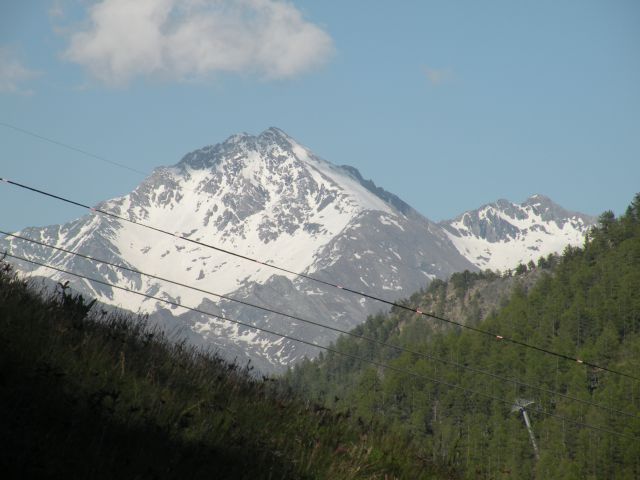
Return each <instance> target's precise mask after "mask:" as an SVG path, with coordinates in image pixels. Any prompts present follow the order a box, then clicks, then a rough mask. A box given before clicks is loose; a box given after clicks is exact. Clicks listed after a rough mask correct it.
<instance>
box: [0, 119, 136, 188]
mask: <svg viewBox="0 0 640 480" xmlns="http://www.w3.org/2000/svg"><path fill="white" fill-rule="evenodd" d="M0 125H2V126H3V127H7V128H11V129H12V130H15V131H17V132H20V133H24V134H25V135H29V136H31V137H34V138H39V139H40V140H44V141H45V142H49V143H53V144H54V145H58V146H59V147H64V148H67V149H69V150H73V151H74V152H77V153H81V154H83V155H87V156H88V157H91V158H95V159H96V160H100V161H101V162H105V163H108V164H110V165H114V166H116V167H120V168H124V169H126V170H129V171H130V172H134V173H139V174H141V175H144V176H147V173H145V172H143V171H142V170H138V169H137V168H133V167H129V166H128V165H124V164H122V163H118V162H114V161H113V160H109V159H108V158H105V157H103V156H101V155H96V154H95V153H91V152H88V151H86V150H83V149H81V148H78V147H74V146H73V145H69V144H68V143H64V142H59V141H58V140H54V139H52V138H49V137H45V136H44V135H40V134H38V133H35V132H31V131H29V130H25V129H24V128H20V127H16V126H15V125H11V124H9V123H5V122H0Z"/></svg>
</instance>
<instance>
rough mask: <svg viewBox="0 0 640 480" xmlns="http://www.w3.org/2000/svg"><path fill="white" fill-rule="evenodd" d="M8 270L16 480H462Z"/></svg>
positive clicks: (3, 429) (388, 436) (0, 363)
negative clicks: (35, 287)
mask: <svg viewBox="0 0 640 480" xmlns="http://www.w3.org/2000/svg"><path fill="white" fill-rule="evenodd" d="M0 267H1V269H0V270H1V271H0V438H1V445H0V471H1V472H2V477H3V478H74V479H75V478H87V479H89V478H90V479H100V478H105V479H106V478H109V479H112V478H149V479H151V478H153V479H160V478H180V479H185V478H188V479H196V478H207V479H212V478H215V479H221V478H246V479H255V478H273V479H279V478H332V479H333V478H345V479H347V478H348V479H357V478H371V479H374V478H380V479H382V478H451V476H450V475H448V474H447V473H446V471H445V469H438V468H435V467H434V466H433V465H434V464H435V463H434V462H432V461H431V460H430V459H425V458H424V456H423V455H422V454H421V453H420V451H419V450H418V449H415V448H413V447H412V446H411V445H410V444H409V443H408V442H407V441H406V440H404V439H403V438H402V437H399V436H398V435H396V434H395V433H389V432H385V431H384V430H383V429H381V428H371V427H369V426H365V425H364V424H363V422H362V420H361V419H360V421H358V420H359V419H357V417H349V416H346V415H344V414H341V415H335V414H333V413H332V412H331V411H330V410H327V409H325V408H323V407H320V406H319V405H317V404H313V403H310V402H306V401H301V400H298V399H296V398H295V397H293V396H292V395H291V394H290V392H287V391H286V390H282V389H280V388H276V386H275V382H273V381H269V380H266V381H258V380H256V379H255V378H253V377H251V376H250V375H248V372H247V371H246V370H243V369H240V368H238V367H235V366H233V365H229V364H227V363H225V362H223V361H221V360H219V359H217V358H215V357H212V356H210V355H204V354H201V353H199V352H197V351H194V350H192V349H189V348H187V347H186V346H184V345H176V344H171V343H169V342H167V341H166V339H164V338H163V337H162V335H159V334H157V333H153V332H150V331H148V330H146V329H145V327H144V324H143V322H141V320H140V319H135V318H127V317H118V316H113V315H109V314H106V313H102V312H100V311H96V308H91V306H90V305H86V304H85V301H84V300H83V299H82V298H81V297H76V296H73V295H71V294H69V293H67V291H66V290H65V289H64V288H59V290H58V292H57V293H55V294H51V293H49V294H46V293H45V294H43V293H42V292H40V293H39V292H35V291H34V290H33V289H32V288H29V287H28V285H26V284H25V283H24V282H23V281H20V280H17V279H16V278H15V276H14V275H13V274H12V272H11V270H10V267H9V266H8V265H7V264H6V263H0Z"/></svg>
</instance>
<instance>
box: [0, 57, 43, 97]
mask: <svg viewBox="0 0 640 480" xmlns="http://www.w3.org/2000/svg"><path fill="white" fill-rule="evenodd" d="M38 75H39V73H38V72H36V71H34V70H29V69H28V68H26V67H25V66H24V65H22V63H21V62H20V60H18V58H17V57H16V56H15V54H14V52H13V50H12V49H10V48H9V47H2V46H0V93H14V94H20V95H31V94H32V93H33V91H32V90H29V89H27V88H24V86H23V85H24V83H25V82H27V81H29V80H31V79H32V78H34V77H37V76H38Z"/></svg>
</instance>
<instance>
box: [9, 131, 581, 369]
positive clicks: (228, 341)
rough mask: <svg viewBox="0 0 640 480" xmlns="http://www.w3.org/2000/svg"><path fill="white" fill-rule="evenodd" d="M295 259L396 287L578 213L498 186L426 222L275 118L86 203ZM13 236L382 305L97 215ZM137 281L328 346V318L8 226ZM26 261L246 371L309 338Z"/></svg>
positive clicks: (527, 243) (514, 251) (214, 278)
mask: <svg viewBox="0 0 640 480" xmlns="http://www.w3.org/2000/svg"><path fill="white" fill-rule="evenodd" d="M98 208H99V209H101V210H104V211H108V212H112V213H115V214H117V215H119V216H123V217H126V218H129V219H131V220H133V221H135V222H142V223H146V224H148V225H153V226H155V227H159V228H161V229H164V230H169V231H171V232H175V233H178V234H179V235H181V236H182V237H185V238H189V239H193V240H197V241H200V242H203V243H207V244H210V245H214V246H216V247H219V248H222V249H226V250H229V251H233V252H236V253H238V254H240V255H244V256H247V257H252V258H256V259H259V260H262V261H264V262H266V263H272V264H274V265H278V266H281V267H284V268H286V269H288V270H291V271H295V272H302V273H304V274H306V275H312V276H314V277H317V278H319V279H323V280H326V281H330V282H332V283H337V284H341V285H345V286H349V287H350V288H353V289H357V290H360V291H363V292H366V293H369V294H372V295H376V296H380V297H382V298H385V299H389V300H395V299H398V298H401V297H406V296H408V295H410V294H411V293H412V292H414V291H415V290H418V289H419V288H421V287H424V286H426V285H427V284H428V283H429V282H430V281H431V280H432V279H434V278H436V277H437V278H447V277H448V276H449V275H450V274H451V273H453V272H456V271H461V270H464V269H470V270H475V269H477V268H487V267H489V268H500V269H504V268H508V267H514V266H515V265H517V264H518V263H519V262H521V261H526V260H528V259H529V258H537V257H539V256H540V255H542V254H545V253H547V252H550V251H560V250H562V248H564V246H565V245H566V244H567V243H580V242H581V241H582V240H581V239H582V236H583V235H584V231H585V228H586V227H587V226H588V225H589V224H591V223H592V219H591V218H590V217H586V216H584V215H580V214H571V213H570V212H565V211H564V210H562V209H561V208H560V207H558V206H557V205H554V204H553V203H552V202H550V201H549V200H548V199H545V198H543V197H539V196H538V197H532V198H531V199H529V200H528V201H527V202H525V203H524V204H523V205H513V204H511V203H509V202H506V201H499V202H497V203H495V204H492V205H487V206H485V207H483V208H481V209H480V210H477V211H475V212H468V213H465V214H463V215H462V216H460V217H459V218H458V219H456V220H454V221H451V222H444V223H442V224H436V223H433V222H431V221H429V220H428V219H426V218H425V217H423V216H422V215H420V214H419V213H418V212H416V211H415V210H414V209H413V208H411V207H410V206H409V205H407V204H406V203H404V202H403V201H402V200H401V199H400V198H398V197H397V196H395V195H393V194H392V193H389V192H387V191H385V190H383V189H382V188H380V187H377V186H376V185H375V184H374V183H373V182H372V181H370V180H365V179H363V178H362V176H361V175H360V173H359V172H358V171H357V170H356V169H354V168H352V167H348V166H342V167H339V166H335V165H333V164H331V163H329V162H327V161H325V160H323V159H321V158H319V157H317V156H315V155H314V154H313V153H312V152H311V151H309V150H308V149H307V148H305V147H303V146H302V145H300V144H298V143H297V142H296V141H295V140H293V139H292V138H290V137H289V136H287V135H286V134H285V133H283V132H282V131H280V130H278V129H276V128H270V129H268V130H266V131H264V132H262V133H261V134H260V135H258V136H252V135H248V134H240V135H234V136H232V137H230V138H229V139H227V140H226V141H225V142H223V143H220V144H217V145H214V146H208V147H205V148H202V149H199V150H196V151H194V152H191V153H189V154H187V155H186V156H185V157H184V158H183V159H182V160H181V161H180V162H178V163H177V164H176V165H174V166H171V167H160V168H157V169H156V170H154V172H153V173H152V174H151V175H150V176H149V177H148V178H147V179H146V180H144V181H143V182H142V183H141V184H140V185H139V186H138V187H137V188H136V189H135V190H134V191H132V192H131V193H130V194H128V195H125V196H123V197H119V198H115V199H112V200H108V201H105V202H103V203H101V204H100V205H98ZM20 235H22V236H25V237H28V238H32V239H36V240H39V241H41V242H45V243H48V244H52V245H55V246H58V247H62V248H65V249H68V250H72V251H76V252H79V253H82V254H85V255H90V256H92V257H94V258H100V259H103V260H106V261H109V262H113V263H117V264H122V265H125V266H129V267H131V268H135V269H138V270H140V271H142V272H146V273H150V274H153V275H156V276H160V277H165V278H168V279H171V280H174V281H177V282H180V283H183V284H187V285H191V286H194V287H197V288H199V289H203V290H206V291H209V292H214V293H217V294H220V295H227V296H229V297H232V298H234V299H239V300H244V301H249V302H251V303H254V304H259V305H262V306H265V307H267V308H270V309H273V310H279V311H285V312H288V313H290V314H293V315H296V316H299V317H303V318H306V319H309V320H313V321H316V322H319V323H324V324H328V325H332V326H335V327H338V328H341V329H351V328H353V327H355V326H356V325H358V324H360V323H362V322H363V321H364V320H365V319H366V316H367V315H369V314H372V313H376V312H378V311H380V310H384V309H385V308H386V306H385V305H384V304H380V303H376V302H374V301H372V300H370V299H365V298H359V297H357V296H354V295H350V294H348V293H346V292H344V291H341V290H337V289H335V288H334V289H332V288H331V287H327V288H324V287H322V285H319V284H318V283H315V282H311V281H309V280H305V279H302V278H300V277H296V276H294V275H287V274H283V273H282V272H279V271H276V270H274V269H272V268H269V267H268V266H265V265H258V264H256V263H254V262H250V261H246V260H243V259H240V258H237V257H234V256H230V255H228V254H225V253H223V252H220V251H216V250H213V249H210V248H207V247H204V246H200V245H196V244H194V243H190V242H188V241H185V240H182V239H179V238H176V237H172V236H168V235H165V234H162V233H160V232H154V231H151V230H149V229H147V228H143V227H141V226H139V225H134V224H131V223H128V222H122V221H120V220H117V219H115V218H113V217H109V216H105V215H102V214H92V215H86V216H84V217H81V218H79V219H77V220H75V221H72V222H69V223H66V224H64V225H53V226H48V227H42V228H27V229H25V230H23V231H22V232H20ZM5 248H6V249H8V250H10V251H11V252H12V253H14V254H17V255H21V256H25V257H27V258H30V259H33V260H37V261H40V262H43V263H47V264H52V265H55V266H58V267H61V268H64V269H67V270H70V271H74V272H78V273H81V274H83V275H87V276H90V277H93V278H98V279H102V280H104V281H106V282H110V283H112V284H118V285H121V286H125V287H127V288H131V289H134V290H136V291H139V292H142V293H145V294H149V295H154V296H156V297H161V298H164V299H167V300H171V301H176V302H178V303H181V304H183V305H185V306H189V307H197V308H199V309H201V310H204V311H207V312H211V313H214V314H221V315H224V316H226V317H227V318H231V319H236V320H240V321H242V322H245V323H250V324H254V325H256V326H259V327H263V328H267V329H269V330H272V331H276V332H279V333H282V334H286V335H290V336H292V337H296V338H301V339H304V340H306V341H310V342H316V343H319V344H322V345H327V344H328V343H329V342H331V341H332V340H334V339H335V338H336V335H335V334H334V333H333V332H331V331H327V330H324V329H321V328H318V327H316V326H312V325H309V324H306V323H302V322H299V321H292V320H291V319H288V318H283V317H281V316H278V315H275V314H268V313H265V312H264V311H262V310H256V309H254V308H251V307H248V306H245V305H240V304H238V303H236V302H232V301H229V300H221V299H220V298H218V297H216V296H213V295H206V294H203V293H202V292H201V291H195V290H190V289H187V288H184V287H180V286H176V285H173V284H170V283H166V282H162V281H159V280H155V279H152V278H149V277H147V276H144V275H140V274H134V273H131V272H127V271H122V270H120V269H117V268H114V267H109V266H107V265H104V264H96V263H94V262H91V261H88V260H85V259H82V258H79V257H76V256H72V255H69V254H64V253H61V252H57V251H54V250H51V249H48V248H45V247H40V246H34V245H33V244H31V243H28V242H25V241H20V240H17V239H11V238H6V239H0V251H2V250H4V249H5ZM16 264H17V266H18V268H19V269H20V270H21V271H22V272H25V273H27V274H29V275H34V276H41V277H47V278H49V279H51V280H53V281H61V280H70V283H71V285H72V286H73V288H75V289H76V290H77V291H79V292H81V293H83V294H85V295H89V296H92V297H96V298H98V299H99V300H100V301H101V302H104V303H106V304H109V305H113V306H119V307H122V308H125V309H128V310H131V311H134V312H144V313H149V314H150V321H151V322H152V323H154V324H156V325H158V326H160V327H161V328H163V329H165V330H166V331H167V332H168V333H169V334H170V335H171V336H172V337H174V338H185V339H187V340H188V341H189V342H191V343H193V344H196V345H201V346H204V347H206V348H211V349H214V350H219V351H220V353H221V354H223V355H224V356H226V357H228V358H231V359H234V358H235V359H237V360H238V361H239V362H241V363H244V362H246V361H247V360H249V359H250V360H251V361H252V362H253V364H254V365H255V366H256V367H257V368H258V369H259V370H260V371H275V370H279V369H282V368H283V367H285V366H287V365H290V364H291V363H293V362H296V361H298V360H299V359H301V358H302V357H303V356H315V355H316V354H317V353H318V350H317V349H316V348H314V347H312V346H309V345H304V344H300V343H297V342H295V341H292V340H286V339H283V338H282V337H278V336H273V335H270V334H266V333H262V332H258V331H256V330H253V329H249V328H247V327H243V326H239V325H237V324H233V323H230V322H224V321H220V320H216V319H214V318H211V317H209V316H206V315H202V314H198V313H194V312H193V311H190V310H187V309H184V308H180V307H170V306H168V305H167V304H165V303H163V302H159V301H157V300H153V299H149V298H144V297H141V296H138V295H134V294H132V293H127V292H123V291H121V290H118V289H113V288H111V287H108V286H104V285H97V284H93V283H91V282H88V281H85V280H78V279H77V278H75V277H69V278H67V277H66V276H65V275H64V274H60V273H52V271H51V270H49V269H46V268H44V267H40V268H35V267H34V266H33V265H31V264H28V263H26V262H16Z"/></svg>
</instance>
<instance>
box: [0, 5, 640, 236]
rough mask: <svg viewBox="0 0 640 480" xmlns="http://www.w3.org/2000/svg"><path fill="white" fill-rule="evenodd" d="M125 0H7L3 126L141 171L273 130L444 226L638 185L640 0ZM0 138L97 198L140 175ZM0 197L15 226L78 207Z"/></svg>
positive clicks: (608, 195)
mask: <svg viewBox="0 0 640 480" xmlns="http://www.w3.org/2000/svg"><path fill="white" fill-rule="evenodd" d="M126 3H127V2H126V1H124V0H103V1H100V2H90V1H86V0H60V1H50V2H46V1H42V2H5V3H4V4H3V5H2V6H1V7H0V122H3V123H6V124H11V125H15V126H17V127H20V128H24V129H27V130H30V131H33V132H36V133H38V134H40V135H44V136H47V137H50V138H52V139H55V140H57V141H60V142H64V143H68V144H71V145H74V146H76V147H78V148H81V149H84V150H87V151H90V152H93V153H95V154H97V155H100V156H103V157H106V158H108V159H111V160H113V161H116V162H119V163H123V164H126V165H129V166H131V167H133V168H135V169H138V170H142V171H145V172H148V171H151V170H152V168H153V167H155V166H158V165H170V164H174V163H176V162H177V161H178V160H179V159H180V158H181V157H182V156H183V155H184V154H185V153H186V152H188V151H191V150H194V149H196V148H199V147H202V146H204V145H208V144H213V143H217V142H220V141H222V140H224V139H225V138H226V137H228V136H229V135H231V134H233V133H236V132H241V131H246V132H249V133H256V134H257V133H259V132H261V131H262V130H264V129H265V128H267V127H269V126H277V127H279V128H281V129H283V130H284V131H286V132H287V133H288V134H290V135H291V136H292V137H294V138H296V139H297V140H298V141H299V142H301V143H303V144H305V145H307V146H308V147H310V148H311V149H312V150H313V151H314V152H315V153H316V154H318V155H320V156H322V157H324V158H326V159H327V160H329V161H332V162H333V163H336V164H348V165H352V166H355V167H357V168H358V169H359V170H360V171H361V173H362V174H363V176H365V177H366V178H371V179H373V180H374V181H375V182H376V183H377V184H379V185H381V186H382V187H384V188H386V189H387V190H389V191H391V192H393V193H396V194H397V195H399V196H400V197H401V198H403V199H404V200H405V201H407V202H408V203H409V204H411V205H412V206H414V207H415V208H416V209H418V210H419V211H420V212H422V213H423V214H424V215H426V216H427V217H428V218H430V219H432V220H436V221H437V220H441V219H446V218H450V217H453V216H455V215H457V214H459V213H461V212H463V211H465V210H469V209H473V208H477V207H479V206H480V205H481V204H483V203H487V202H491V201H494V200H496V199H498V198H507V199H509V200H512V201H518V202H519V201H522V200H524V199H525V198H526V197H528V196H529V195H531V194H534V193H542V194H546V195H548V196H550V197H551V198H553V199H554V200H555V201H557V202H558V203H560V204H561V205H563V206H564V207H566V208H568V209H572V210H578V211H582V212H585V213H591V214H599V213H601V212H602V211H604V210H606V209H612V210H614V211H615V212H616V213H618V214H619V213H622V212H623V211H624V208H625V207H626V205H627V204H628V203H629V201H630V200H631V198H632V197H633V195H634V193H636V192H638V191H640V182H639V180H640V3H639V2H637V1H622V0H620V1H618V0H616V1H589V0H580V1H568V0H567V1H557V0H556V1H543V0H541V1H536V2H523V1H513V0H510V1H485V2H477V1H466V2H465V1H456V2H451V1H402V2H371V1H348V2H338V1H325V2H317V1H310V0H308V1H295V2H286V3H283V2H280V1H277V0H238V1H228V0H223V1H218V2H214V3H215V4H212V3H211V2H208V1H207V0H182V1H180V0H138V1H137V2H129V4H132V3H135V4H136V5H137V6H138V7H137V8H138V10H137V11H124V13H123V9H124V10H126V8H127V7H126V5H125V4H126ZM145 9H146V10H145ZM163 15H164V16H163ZM114 19H115V20H114ZM163 19H164V20H163ZM101 22H102V23H101ZM154 22H155V23H154ZM163 22H165V23H163ZM155 27H158V28H156V29H155V30H154V28H155ZM0 145H1V148H2V161H1V163H0V176H4V177H7V178H10V179H13V180H16V181H19V182H23V183H27V184H31V185H34V186H37V187H40V188H43V189H46V190H49V191H52V192H57V193H60V194H64V195H66V196H69V197H71V198H74V199H77V200H79V201H82V202H85V203H90V204H94V203H97V202H98V201H100V200H104V199H107V198H111V197H114V196H116V195H121V194H123V193H126V192H128V191H130V190H131V189H132V188H133V187H134V186H135V185H136V184H137V183H138V182H139V181H140V180H141V178H142V177H141V176H139V175H136V174H134V173H131V172H128V171H125V170H121V169H118V168H115V167H113V166H111V165H108V164H106V163H102V162H99V161H96V160H92V159H91V158H88V157H86V156H83V155H81V154H78V153H74V152H71V151H69V150H65V149H63V148H61V147H59V146H56V145H52V144H50V143H46V142H42V141H40V140H37V139H35V138H33V137H29V136H27V135H24V134H22V133H20V132H17V131H15V130H12V129H10V128H7V127H4V126H1V125H0ZM0 204H1V205H2V206H3V208H2V217H1V218H2V221H1V222H0V227H1V228H5V229H9V230H15V229H19V228H22V227H25V226H29V225H45V224H54V223H60V222H63V221H66V220H69V219H72V218H75V217H77V216H79V215H81V214H84V213H85V212H83V211H82V210H77V209H73V208H67V207H64V206H63V205H61V204H56V203H52V202H50V201H45V200H44V199H42V198H38V197H34V196H33V195H29V194H27V193H25V192H21V191H19V190H17V189H15V188H13V187H10V186H7V185H0Z"/></svg>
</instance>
